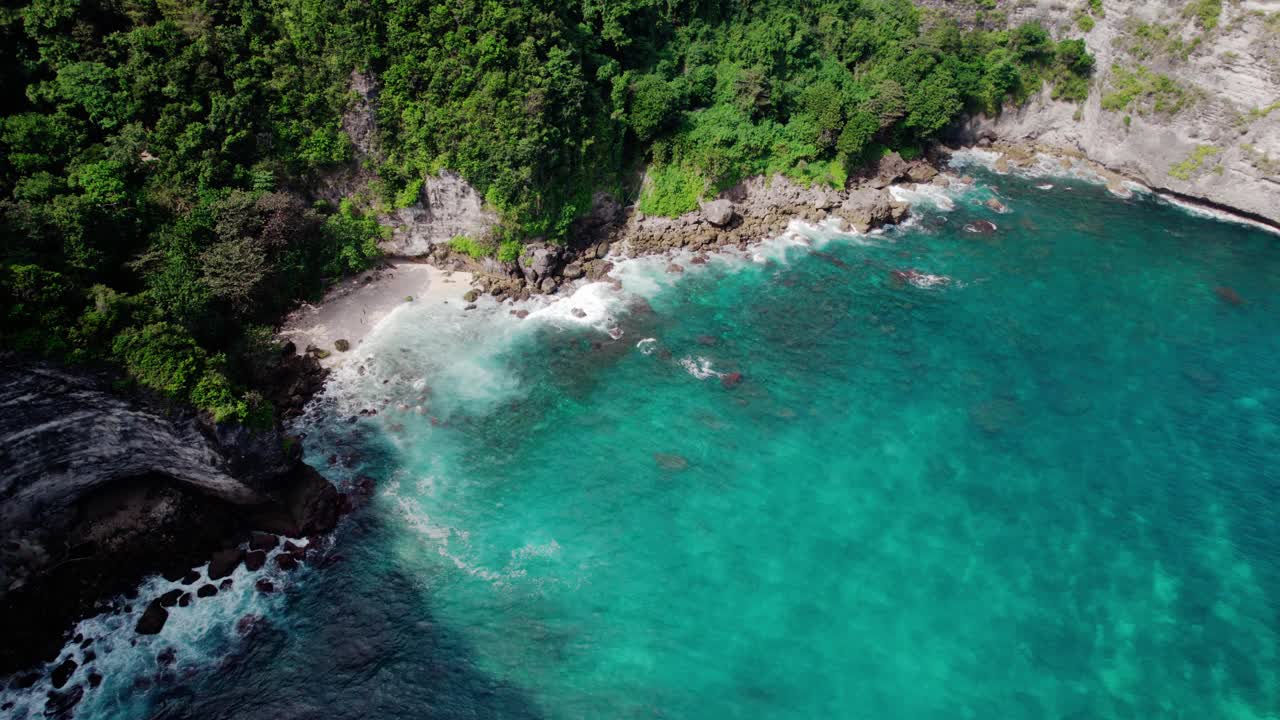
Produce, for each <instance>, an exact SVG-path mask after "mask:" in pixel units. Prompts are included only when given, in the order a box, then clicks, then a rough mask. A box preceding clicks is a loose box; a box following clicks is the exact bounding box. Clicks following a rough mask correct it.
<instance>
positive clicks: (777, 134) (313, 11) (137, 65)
mask: <svg viewBox="0 0 1280 720" xmlns="http://www.w3.org/2000/svg"><path fill="white" fill-rule="evenodd" d="M0 35H3V40H4V44H3V50H2V51H0V52H3V56H2V57H0V64H3V72H2V73H0V102H3V105H2V107H3V108H4V110H3V113H4V117H3V118H2V119H0V147H2V148H3V154H2V157H0V198H3V199H2V200H0V238H2V242H3V246H2V248H0V293H3V295H4V300H5V311H4V317H3V318H2V323H3V325H2V332H3V342H4V343H5V344H6V345H7V346H9V347H10V348H16V349H20V350H24V351H30V352H39V353H44V354H51V355H57V356H63V357H68V358H70V359H73V360H80V361H107V362H114V363H118V364H120V365H122V366H123V367H124V368H125V369H126V370H127V371H128V373H129V375H130V376H131V377H132V378H134V379H135V380H136V381H138V382H140V383H142V384H144V385H147V386H150V387H152V388H155V389H158V390H160V391H162V392H165V393H167V394H169V395H170V396H172V397H174V398H177V399H182V400H190V401H192V402H194V403H195V404H196V405H198V406H200V407H204V408H206V409H209V410H211V411H213V412H214V413H215V414H216V415H218V416H219V417H220V418H234V419H239V420H249V419H254V418H258V419H263V418H268V417H269V416H270V408H268V407H265V404H264V403H262V402H261V401H260V400H259V399H258V397H257V396H256V394H255V393H253V391H252V389H251V388H247V387H246V386H245V378H247V377H249V375H250V373H248V372H247V366H248V365H249V364H251V362H252V359H253V358H254V357H255V354H256V353H258V352H261V350H262V347H263V343H262V342H261V340H262V339H263V338H264V336H265V335H266V334H267V332H266V328H265V324H266V323H269V322H271V321H272V320H273V319H274V318H276V317H278V315H279V314H280V312H281V311H282V309H283V308H284V307H285V306H286V305H287V303H288V302H290V300H291V299H294V298H297V297H302V296H308V295H313V294H315V293H316V292H318V291H319V290H320V288H321V284H322V283H321V279H322V278H323V277H332V276H334V275H337V274H341V273H345V272H350V271H353V270H356V269H359V268H361V267H363V266H365V265H366V264H367V263H368V262H369V261H370V260H371V259H372V258H373V257H374V256H375V254H376V241H377V239H378V237H379V233H380V228H379V227H378V224H377V222H376V221H375V220H373V219H372V217H371V216H369V215H362V214H361V212H360V211H359V210H357V209H356V208H355V206H354V204H351V203H343V204H342V205H341V206H339V207H337V208H334V207H328V206H324V205H323V204H319V205H317V204H313V203H312V202H311V201H310V195H309V194H308V188H309V187H310V186H311V183H312V181H313V180H314V179H316V178H318V177H320V176H322V175H323V174H324V173H326V172H329V171H332V170H333V169H335V168H339V167H344V166H349V165H350V164H351V163H353V162H360V163H363V164H364V165H365V166H366V167H367V169H368V170H370V171H373V172H374V173H375V174H376V177H377V180H376V181H375V190H376V191H377V194H378V195H379V196H380V197H381V200H382V202H384V203H386V204H387V205H393V204H397V203H403V202H405V201H406V199H407V200H409V201H411V200H412V199H413V198H414V197H415V193H416V189H417V188H418V187H419V186H420V183H421V182H422V179H423V177H424V175H425V174H426V173H430V172H434V171H437V170H439V169H443V168H449V169H452V170H455V171H457V172H459V173H461V174H462V175H463V177H465V178H466V179H467V180H469V181H470V182H471V183H472V184H474V185H475V186H476V187H477V188H478V189H479V190H480V191H481V192H482V193H483V194H484V196H485V199H486V201H487V202H488V203H489V204H490V205H492V206H493V207H494V208H496V209H497V210H498V211H499V212H500V213H501V215H502V218H503V225H502V228H501V230H500V232H499V236H498V237H495V238H489V239H487V240H488V241H489V242H491V243H492V245H493V247H495V248H496V247H497V246H498V244H499V242H502V241H505V243H506V246H510V245H511V244H513V243H514V242H517V241H519V240H521V239H524V238H527V237H534V236H543V237H550V238H552V239H554V240H564V239H565V238H566V235H567V232H568V229H569V226H570V223H571V221H572V220H573V219H574V218H575V217H576V216H578V215H580V214H582V213H583V212H585V210H586V209H587V203H588V200H589V197H590V195H591V193H592V191H593V190H595V189H598V188H600V187H606V188H607V187H616V186H618V185H619V184H620V178H622V177H623V176H624V174H625V173H627V172H628V170H630V169H634V168H636V167H638V166H640V165H641V164H644V163H652V164H653V166H654V173H653V177H654V178H655V179H656V182H655V183H653V185H652V187H651V189H650V190H649V191H648V194H647V195H646V196H645V197H644V198H642V207H645V208H646V209H647V210H649V211H652V212H660V213H678V212H681V211H683V210H687V209H690V208H691V207H692V206H693V204H694V203H696V201H697V198H698V196H699V195H701V194H703V193H705V192H708V191H710V190H714V189H716V188H720V187H724V186H726V185H728V184H731V183H732V182H734V181H736V180H737V179H739V178H741V177H743V176H746V175H750V174H754V173H759V172H774V171H777V172H784V173H786V174H788V175H791V176H793V177H796V178H798V179H801V180H803V181H824V182H830V183H833V184H842V183H843V182H844V178H845V177H846V175H847V173H848V171H849V170H850V169H851V168H853V167H855V166H857V165H858V164H860V163H862V162H865V161H866V160H867V159H869V158H871V157H873V156H875V155H876V154H878V153H879V152H882V151H883V148H884V147H885V146H892V147H896V148H903V149H908V150H909V149H911V148H914V147H916V146H917V145H918V143H919V142H920V141H921V140H924V139H927V138H929V137H930V136H932V135H933V134H935V133H937V132H938V131H939V130H941V129H942V128H943V127H945V126H946V125H947V124H948V123H950V122H951V121H952V120H953V119H954V118H955V117H957V115H959V114H960V113H962V112H964V111H965V110H974V109H984V110H991V109H994V108H996V107H998V106H999V105H1000V104H1001V103H1002V101H1004V100H1006V99H1008V98H1013V99H1015V100H1016V99H1020V98H1023V97H1025V96H1026V95H1028V94H1029V93H1031V92H1034V91H1036V90H1039V89H1040V87H1042V85H1043V83H1044V82H1046V81H1048V82H1051V83H1052V84H1053V86H1054V88H1055V93H1056V94H1058V95H1059V96H1060V97H1066V98H1075V99H1079V98H1083V96H1084V95H1085V93H1086V89H1087V78H1088V76H1089V74H1090V72H1091V70H1092V58H1091V57H1090V56H1089V55H1088V54H1087V53H1086V51H1085V48H1084V45H1083V43H1082V42H1080V41H1078V40H1063V41H1054V40H1053V39H1052V38H1050V37H1049V35H1048V33H1047V32H1045V30H1044V29H1043V28H1041V27H1040V26H1039V25H1035V24H1028V25H1024V26H1021V27H1018V28H1016V29H1013V30H1003V29H1002V30H993V31H987V30H980V29H968V30H963V29H961V28H960V27H958V26H957V25H956V24H955V23H954V22H951V21H948V20H946V19H944V18H942V17H937V16H933V15H931V14H928V13H924V12H922V11H920V10H919V9H917V8H916V7H914V6H913V5H912V3H910V2H908V0H832V1H831V2H826V3H810V2H804V1H802V0H778V1H776V2H770V3H760V2H752V1H750V0H663V1H662V2H659V1H658V0H621V1H616V2H613V1H611V2H604V1H602V0H552V1H551V2H533V1H532V0H514V1H512V0H502V1H500V0H449V1H447V2H428V1H427V0H399V1H396V2H392V1H391V0H219V1H218V2H214V1H213V0H194V1H187V0H183V1H179V0H34V1H32V2H29V3H26V4H21V5H20V6H19V7H16V8H14V7H12V4H10V6H9V7H7V8H6V9H3V10H0ZM353 70H359V71H361V72H366V73H370V74H372V75H373V76H374V77H376V78H378V80H379V82H380V84H381V88H380V92H379V96H378V103H377V108H378V110H377V112H378V117H377V120H378V127H379V133H380V138H379V140H380V141H379V143H378V147H379V152H378V153H377V155H376V156H373V157H357V153H355V152H354V150H353V148H352V145H351V141H350V140H349V138H348V137H347V135H346V134H345V133H344V132H343V131H342V114H343V111H344V110H345V109H346V108H347V107H348V106H349V104H350V103H351V102H352V96H351V93H350V91H349V83H350V76H351V72H352V71H353Z"/></svg>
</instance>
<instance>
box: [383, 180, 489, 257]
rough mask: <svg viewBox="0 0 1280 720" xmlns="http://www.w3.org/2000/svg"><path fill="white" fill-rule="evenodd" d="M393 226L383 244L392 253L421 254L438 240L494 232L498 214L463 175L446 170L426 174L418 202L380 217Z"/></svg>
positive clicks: (429, 249) (386, 250)
mask: <svg viewBox="0 0 1280 720" xmlns="http://www.w3.org/2000/svg"><path fill="white" fill-rule="evenodd" d="M380 222H381V223H382V224H383V225H386V226H389V227H390V228H391V239H390V240H387V241H384V242H382V243H380V244H379V247H380V248H381V249H382V251H383V252H385V253H387V254H388V255H399V256H405V257H409V256H417V255H425V254H427V253H428V252H430V251H431V246H432V245H434V244H436V243H447V242H449V241H450V240H452V239H453V238H455V237H458V236H460V235H461V236H466V237H469V238H473V239H479V238H485V237H488V236H489V235H490V233H491V232H492V231H493V228H494V227H495V226H496V225H497V224H498V215H497V213H495V212H494V211H493V210H492V209H489V208H487V207H485V204H484V198H482V197H481V196H480V193H478V192H476V189H475V188H473V187H471V185H470V183H468V182H467V181H466V180H464V179H462V176H461V175H459V174H457V173H455V172H452V171H449V170H445V171H442V172H441V173H440V174H439V175H434V176H430V177H428V178H426V179H425V180H424V181H423V183H422V192H421V194H420V195H419V196H418V202H416V203H414V204H413V205H411V206H409V207H407V208H401V209H400V210H396V211H395V212H392V213H389V214H388V215H385V216H383V217H382V218H380Z"/></svg>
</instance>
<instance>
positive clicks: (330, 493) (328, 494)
mask: <svg viewBox="0 0 1280 720" xmlns="http://www.w3.org/2000/svg"><path fill="white" fill-rule="evenodd" d="M3 360H4V362H3V363H2V364H0V636H2V637H5V638H6V642H4V643H0V675H3V674H5V673H6V672H8V671H12V670H14V669H17V668H20V667H23V666H25V665H29V664H30V663H32V662H34V661H36V660H39V659H42V658H46V657H48V656H49V655H50V654H52V653H56V652H57V650H58V648H60V647H61V634H62V633H63V632H64V631H65V630H66V628H67V627H68V626H69V625H70V623H71V622H73V621H74V620H75V619H76V618H77V617H82V616H84V615H86V614H88V613H89V612H90V611H91V610H93V608H94V607H95V606H96V603H98V602H99V601H100V600H101V599H103V598H104V597H108V596H110V595H113V594H116V593H120V592H123V591H126V590H128V589H130V588H132V587H134V586H135V585H136V584H137V582H138V580H140V579H141V578H142V577H143V576H145V575H147V574H150V573H153V572H165V573H166V574H173V575H174V577H175V578H180V577H182V575H183V572H184V571H186V570H187V569H189V568H191V567H193V566H196V565H199V564H200V563H202V562H204V561H205V560H207V559H208V558H209V556H210V554H211V553H213V552H214V551H216V550H219V549H220V548H224V547H234V546H235V545H237V544H238V543H239V542H241V541H242V540H244V539H247V537H248V532H249V531H250V530H251V529H262V530H268V531H271V532H276V533H287V534H304V533H315V532H323V531H325V530H327V529H329V528H331V527H332V526H333V524H334V522H335V521H336V508H337V492H336V490H334V488H333V486H332V485H330V484H329V482H328V481H327V480H325V479H324V478H323V477H321V476H320V475H319V474H318V473H316V472H315V471H314V470H313V469H312V468H310V467H309V466H307V465H306V464H304V463H302V462H301V460H300V453H301V447H300V445H299V444H298V443H297V442H296V441H294V440H292V439H289V438H286V437H284V436H283V435H281V434H280V433H279V432H278V431H272V430H261V431H259V430H251V429H249V428H246V427H243V426H229V425H218V424H215V423H213V422H212V421H211V420H209V419H208V418H207V417H205V416H203V415H199V414H197V413H194V412H192V411H190V410H185V409H181V408H171V407H166V406H165V405H163V404H161V403H159V402H158V401H156V400H152V399H149V398H147V397H143V396H138V397H122V396H120V395H118V394H115V393H113V392H112V391H111V378H110V377H109V376H105V375H102V376H99V375H95V374H92V373H89V372H84V371H72V370H70V369H67V368H64V367H60V366H56V365H52V364H48V363H44V362H37V361H26V360H22V359H19V358H16V357H13V356H7V357H5V358H4V359H3ZM234 552H235V553H237V554H236V556H235V558H234V561H235V563H238V562H239V555H238V551H234ZM232 559H233V558H232V557H231V556H230V554H228V555H227V557H226V558H225V559H224V561H223V563H222V564H224V565H226V564H229V563H230V561H231V560H232ZM232 567H233V566H232ZM227 572H229V570H228V571H227ZM161 609H163V608H161ZM152 614H153V615H156V616H158V615H160V613H158V612H155V613H152ZM155 619H157V618H152V620H150V621H149V623H151V622H154V620H155Z"/></svg>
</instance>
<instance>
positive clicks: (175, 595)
mask: <svg viewBox="0 0 1280 720" xmlns="http://www.w3.org/2000/svg"><path fill="white" fill-rule="evenodd" d="M181 597H182V591H181V590H170V591H169V592H167V593H165V594H163V595H161V596H160V597H158V598H156V600H157V601H158V602H159V603H160V607H167V608H171V607H173V606H174V605H177V604H178V599H179V598H181Z"/></svg>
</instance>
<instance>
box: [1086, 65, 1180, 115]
mask: <svg viewBox="0 0 1280 720" xmlns="http://www.w3.org/2000/svg"><path fill="white" fill-rule="evenodd" d="M1194 101H1195V93H1193V92H1192V91H1190V90H1188V89H1186V88H1185V87H1183V86H1182V85H1179V84H1178V83H1177V81H1175V80H1173V79H1172V78H1170V77H1169V76H1167V75H1161V74H1160V73H1154V72H1152V71H1151V70H1149V69H1147V68H1146V67H1145V66H1143V65H1138V66H1137V67H1135V68H1134V69H1133V70H1129V69H1128V68H1124V67H1121V66H1120V65H1112V66H1111V78H1110V88H1109V91H1108V92H1107V93H1106V94H1104V95H1103V96H1102V109H1104V110H1111V111H1116V112H1118V111H1120V110H1132V111H1133V112H1135V113H1137V114H1139V115H1149V114H1151V113H1168V114H1170V115H1172V114H1174V113H1176V112H1178V111H1179V110H1182V109H1184V108H1186V107H1187V106H1188V105H1190V104H1191V103H1193V102H1194Z"/></svg>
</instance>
